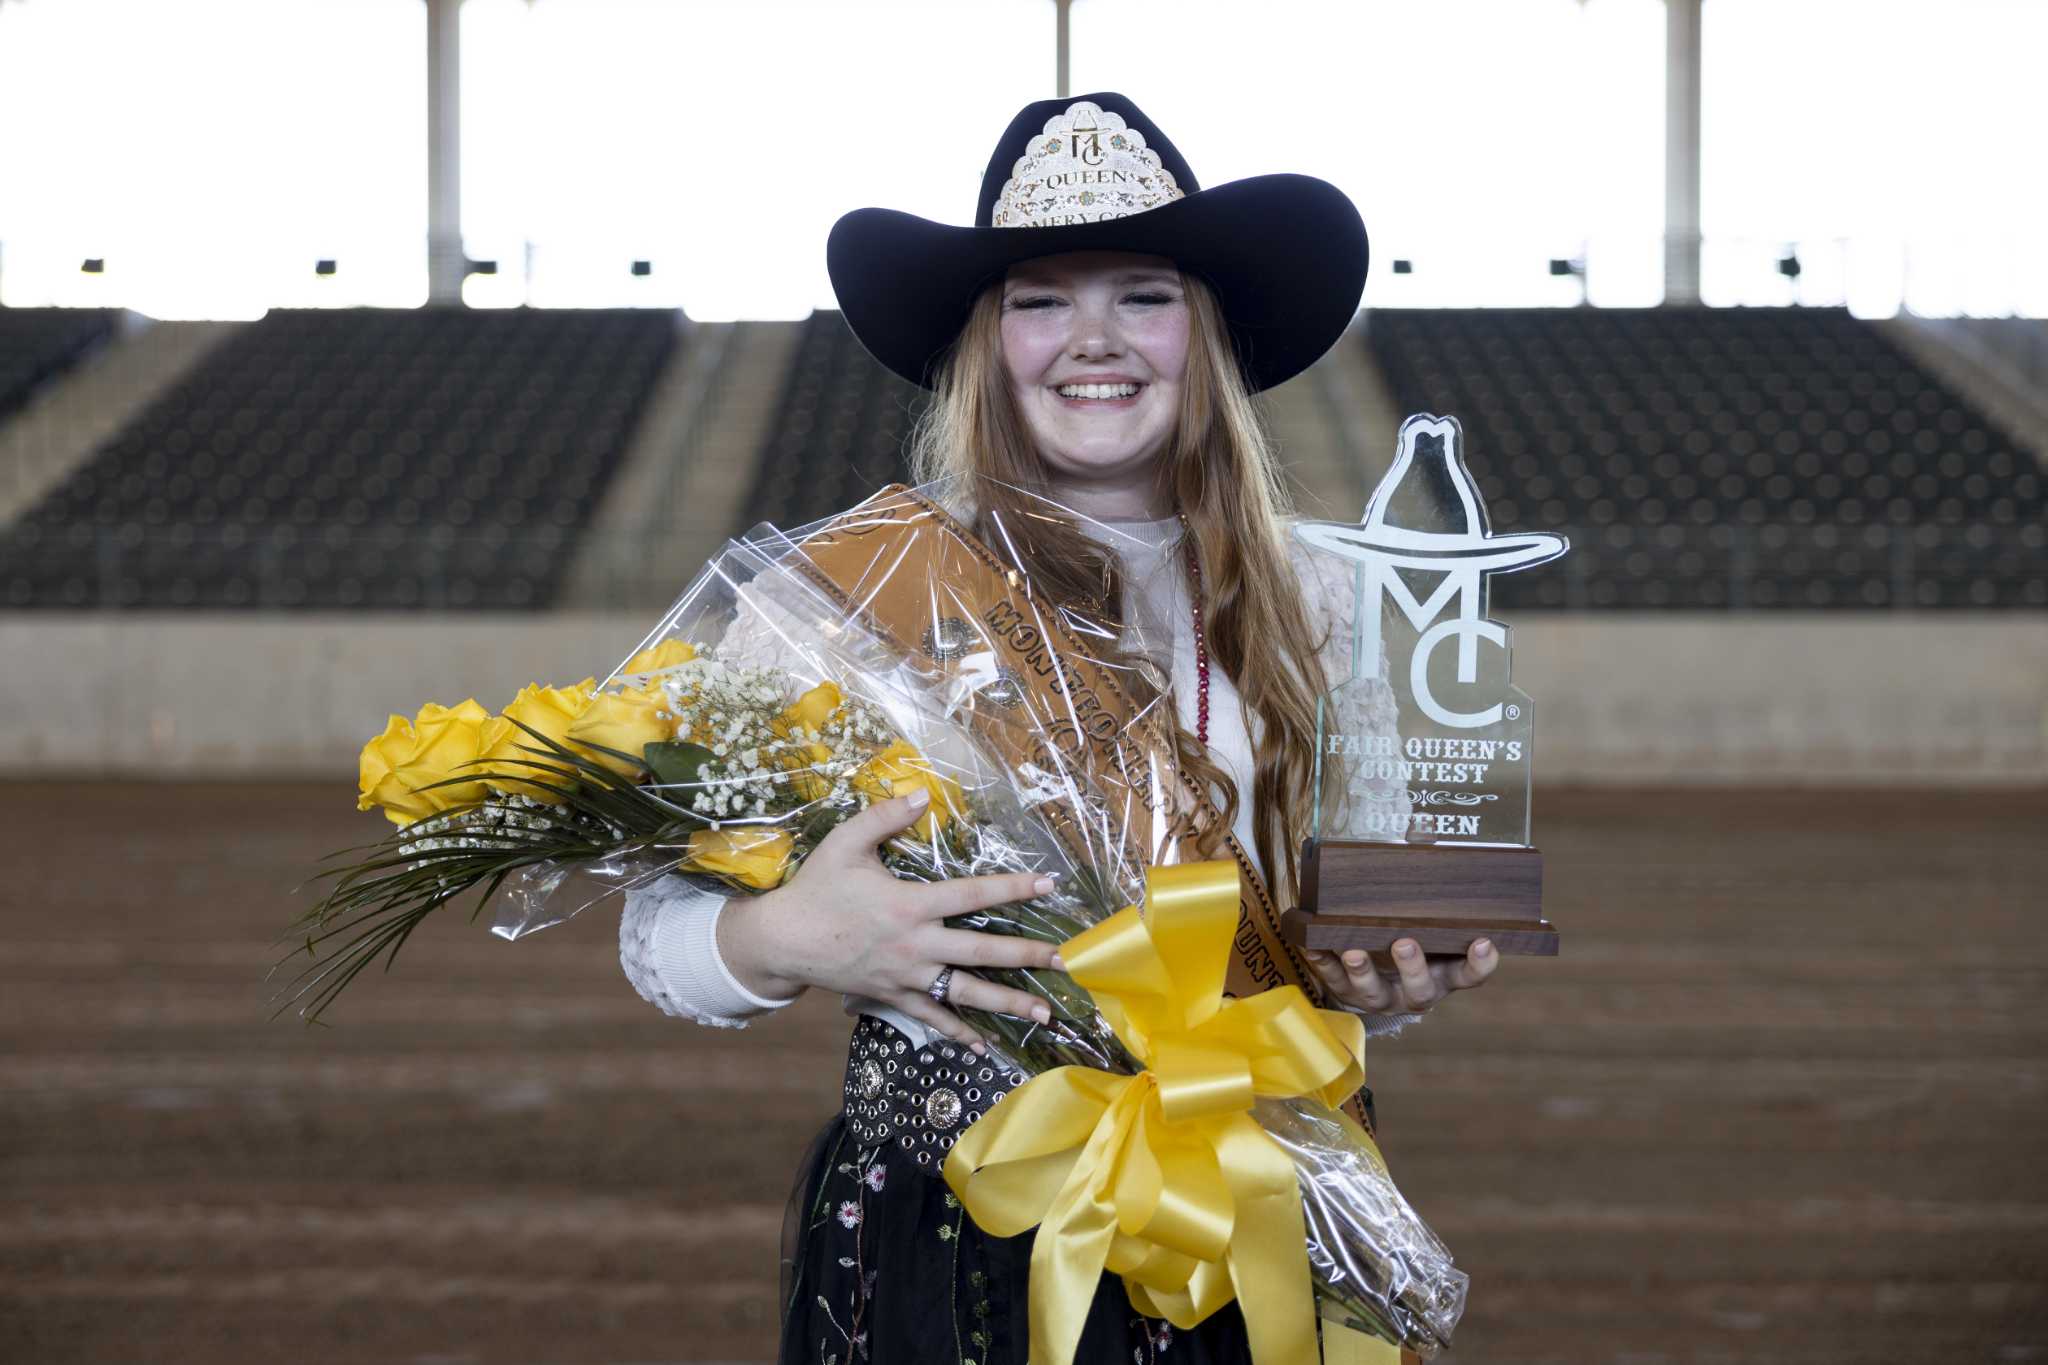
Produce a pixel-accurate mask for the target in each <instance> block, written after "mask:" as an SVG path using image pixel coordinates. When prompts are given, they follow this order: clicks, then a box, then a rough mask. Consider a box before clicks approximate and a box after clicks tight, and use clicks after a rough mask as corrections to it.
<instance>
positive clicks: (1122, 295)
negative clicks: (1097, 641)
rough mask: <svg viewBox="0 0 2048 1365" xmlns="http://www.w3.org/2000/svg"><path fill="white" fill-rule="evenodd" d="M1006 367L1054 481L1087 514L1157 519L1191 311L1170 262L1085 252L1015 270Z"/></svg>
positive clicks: (1006, 319)
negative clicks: (1160, 468) (1160, 475)
mask: <svg viewBox="0 0 2048 1365" xmlns="http://www.w3.org/2000/svg"><path fill="white" fill-rule="evenodd" d="M1002 343H1003V368H1004V371H1005V373H1006V375H1007V377H1008V380H1009V385H1010V392H1011V395H1012V397H1013V398H1014V399H1015V401H1016V406H1017V412H1018V414H1019V415H1020V416H1021V417H1022V418H1023V420H1024V424H1025V427H1026V428H1027V429H1028V430H1029V432H1030V434H1031V439H1032V441H1033V443H1034V444H1035V445H1036V446H1037V447H1038V453H1039V455H1040V457H1041V458H1042V459H1044V461H1045V462H1046V464H1047V465H1048V466H1049V467H1050V469H1051V471H1052V474H1053V478H1054V481H1055V482H1056V483H1058V484H1060V485H1061V486H1063V487H1065V488H1067V489H1070V490H1072V491H1073V492H1075V493H1077V494H1080V495H1082V498H1083V500H1085V501H1087V502H1089V503H1091V504H1092V507H1086V508H1083V509H1082V510H1093V511H1096V512H1097V513H1098V514H1102V513H1108V514H1112V515H1156V514H1158V512H1159V509H1158V508H1157V507H1156V506H1154V505H1153V504H1154V500H1155V496H1156V495H1155V492H1154V490H1155V489H1156V488H1157V487H1158V480H1157V477H1156V474H1157V465H1158V462H1159V460H1160V458H1161V457H1162V456H1163V455H1164V453H1165V451H1166V449H1167V445H1168V443H1169V442H1170V441H1171V440H1172V439H1173V433H1174V425H1175V423H1176V422H1177V421H1178V420H1179V416H1180V404H1181V392H1182V388H1183V383H1184V379H1185V375H1186V371H1187V362H1188V304H1187V299H1186V297H1185V295H1184V291H1183V288H1182V285H1181V280H1180V272H1179V271H1178V270H1177V269H1176V268H1175V267H1174V264H1173V262H1172V261H1170V260H1167V259H1166V258H1165V257H1163V256H1139V255H1134V254H1132V253H1130V252H1123V251H1079V252H1070V253H1068V254H1066V255H1062V256H1046V257H1041V258H1040V259H1038V260H1035V261H1025V262H1023V263H1022V264H1020V265H1015V266H1012V267H1011V268H1010V272H1009V275H1008V277H1007V278H1006V279H1005V280H1004V281H1003V299H1002Z"/></svg>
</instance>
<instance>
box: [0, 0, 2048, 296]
mask: <svg viewBox="0 0 2048 1365" xmlns="http://www.w3.org/2000/svg"><path fill="white" fill-rule="evenodd" d="M425 12H426V6H425V4H424V0H0V253H4V254H0V302H5V303H8V304H12V305H23V306H25V305H35V304H50V303H62V304H122V305H126V306H129V307H133V308H137V309H140V310H142V311H144V312H148V313H151V314H153V315H155V316H159V317H253V316H256V315H258V314H260V313H261V312H262V310H263V309H264V308H266V307H271V306H308V305H314V304H322V303H327V304H336V305H347V304H358V303H372V304H380V305H387V306H410V305H416V304H418V303H421V302H423V301H424V299H425V296H426V267H425V238H426V204H425V187H426V151H425V128H426V114H425V98H426V92H425ZM1052 15H1053V8H1052V5H1051V3H1050V0H862V2H861V3H853V2H852V0H746V2H745V3H732V0H701V2H700V0H533V3H531V4H529V3H528V0H468V3H467V4H466V6H465V9H464V13H463V44H464V54H463V74H462V81H463V89H462V97H463V98H462V104H463V127H464V135H463V167H462V170H463V197H464V229H465V235H466V238H467V243H468V249H469V252H470V254H471V255H472V256H474V257H478V258H493V259H496V260H497V261H498V262H499V272H500V273H499V274H498V275H496V276H495V277H485V276H477V277H472V278H471V279H470V281H469V282H468V285H467V287H466V294H467V297H468V298H469V300H470V302H472V303H473V304H476V305H478V306H493V305H496V306H511V305H517V304H520V303H532V304H535V305H541V306H554V305H563V306H618V305H631V304H646V305H659V306H676V305H680V306H682V307H683V308H685V309H686V310H687V311H688V312H689V313H690V314H691V315H692V316H693V317H698V318H705V319H726V318H735V317H797V316H802V315H803V314H804V313H805V312H807V311H808V310H809V309H811V308H813V307H830V306H831V305H832V294H831V287H830V284H829V282H828V281H827V279H826V277H825V270H824V241H825V234H826V232H827V231H828V230H829V228H830V227H831V224H832V221H833V219H834V218H836V217H837V216H838V215H839V214H840V213H842V212H844V211H846V210H847V209H850V208H855V207H859V206H862V205H868V204H880V205H885V206H887V207H891V208H898V209H903V210H906V211H908V212H912V213H917V214H922V215H924V216H926V217H930V218H936V219H940V220H944V221H950V222H955V223H965V222H968V221H970V220H971V218H972V215H973V210H974V196H975V192H976V189H977V188H978V185H979V181H980V175H981V170H982V167H983V165H984V164H985V162H986V160H987V158H988V154H989V151H990V147H991V145H992V143H993V141H994V139H995V137H996V135H997V134H998V133H999V132H1000V131H1001V129H1002V128H1003V126H1004V125H1005V124H1006V123H1007V122H1008V120H1009V118H1010V116H1011V115H1012V114H1014V113H1015V111H1016V110H1017V109H1018V108H1019V107H1020V106H1022V105H1023V104H1025V103H1027V102H1029V101H1030V100H1032V99H1036V98H1042V97H1044V96H1045V95H1046V94H1047V93H1048V92H1049V89H1050V87H1051V84H1052V80H1051V77H1052V57H1053V51H1052V41H1053V18H1052ZM1705 15H1706V19H1705V44H1706V46H1705V56H1704V65H1705V95H1704V125H1705V131H1704V134H1703V156H1704V161H1703V169H1702V177H1703V183H1702V200H1703V205H1704V210H1703V211H1704V217H1705V224H1704V226H1705V230H1706V232H1707V234H1708V239H1709V240H1708V245H1707V252H1706V261H1705V280H1704V287H1705V292H1706V294H1707V298H1708V301H1709V302H1712V303H1783V302H1789V301H1792V299H1793V298H1794V297H1795V295H1794V293H1793V288H1792V286H1791V285H1789V284H1788V283H1787V282H1786V281H1785V280H1784V279H1783V278H1782V277H1780V276H1779V275H1778V274H1777V272H1776V270H1775V268H1774V266H1775V262H1776V260H1777V259H1778V257H1779V256H1781V255H1782V254H1783V252H1784V250H1785V249H1786V247H1787V246H1788V244H1792V243H1795V242H1796V243H1797V244H1798V245H1799V249H1800V253H1801V256H1802V259H1803V261H1804V262H1805V264H1806V274H1805V276H1804V277H1803V279H1802V282H1801V286H1800V287H1801V289H1802V290H1803V291H1804V292H1803V295H1801V296H1802V297H1804V298H1805V299H1806V300H1807V301H1810V302H1841V301H1843V300H1845V299H1846V300H1847V301H1848V302H1849V304H1850V305H1851V306H1852V307H1853V308H1855V309H1856V310H1857V311H1859V312H1862V313H1866V314H1873V315H1887V314H1890V313H1891V312H1893V311H1895V310H1896V309H1897V307H1898V306H1899V304H1900V302H1901V300H1902V299H1903V300H1904V301H1905V302H1906V303H1908V304H1909V305H1911V306H1912V307H1914V308H1915V309H1916V310H1918V311H1921V312H1925V313H1956V312H1973V313H1984V314H2003V313H2008V312H2015V311H2018V312H2026V313H2033V314H2048V260H2044V256H2048V253H2041V252H2040V251H2039V249H2038V243H2039V242H2040V241H2042V240H2043V239H2044V238H2048V177H2044V176H2043V175H2041V174H2040V172H2039V170H2038V156H2039V153H2038V146H2037V145H2036V144H2037V143H2038V137H2039V132H2040V127H2041V120H2040V115H2039V109H2038V103H2037V101H2036V98H2035V96H2033V95H2032V94H2031V93H2029V92H2030V91H2031V90H2032V89H2033V88H2034V85H2035V82H2036V74H2037V71H2036V69H2037V68H2038V67H2039V66H2040V65H2041V64H2042V62H2043V60H2044V58H2048V3H2040V2H2039V0H1705ZM1073 16H1074V17H1073V25H1074V31H1073V52H1074V56H1073V63H1074V70H1073V86H1074V89H1075V90H1077V91H1083V92H1085V91H1088V90H1092V89H1098V88H1108V89H1117V90H1122V91H1123V92H1125V93H1126V94H1129V95H1130V96H1132V97H1133V98H1135V99H1137V100H1138V101H1139V102H1140V103H1141V104H1143V105H1144V106H1145V108H1146V110H1147V112H1148V113H1150V114H1151V115H1152V116H1153V117H1154V118H1155V119H1156V120H1157V121H1158V122H1159V123H1160V124H1161V125H1162V126H1163V127H1165V128H1166V129H1167V130H1168V131H1169V132H1171V133H1172V135H1173V138H1174V141H1175V142H1176V143H1177V144H1178V145H1179V146H1180V147H1181V149H1182V151H1183V152H1184V153H1185V154H1186V155H1187V156H1188V159H1189V160H1190V161H1191V162H1192V163H1193V165H1194V168H1195V170H1196V172H1197V173H1198V174H1199V175H1200V176H1201V178H1202V181H1203V183H1204V184H1210V185H1213V184H1219V183H1222V182H1223V181H1227V180H1234V179H1237V178H1240V177H1242V176H1246V175H1254V174H1259V173H1261V172H1268V171H1305V172H1308V173H1311V174H1316V175H1321V176H1323V177H1325V178H1326V179H1329V180H1332V181H1334V182H1336V183H1337V184H1338V185H1340V186H1342V187H1343V188H1344V189H1345V190H1346V191H1347V192H1348V193H1349V194H1351V196H1352V197H1353V198H1354V199H1355V200H1357V202H1358V204H1359V206H1360V208H1361V210H1362V211H1363V212H1364V214H1365V219H1366V223H1367V227H1368V229H1369V230H1370V231H1371V233H1372V237H1373V254H1374V260H1375V266H1374V270H1373V276H1372V280H1371V283H1370V284H1369V285H1368V286H1367V300H1368V302H1370V303H1374V304H1379V305H1384V306H1432V305H1510V304H1525V305H1526V304H1546V303H1555V304H1564V303H1570V302H1574V301H1576V299H1577V297H1578V287H1579V286H1578V284H1577V282H1576V281H1574V280H1570V279H1555V278H1552V277H1551V276H1550V275H1549V274H1548V272H1547V269H1546V263H1547V262H1548V260H1549V259H1550V258H1552V257H1556V256H1564V257H1581V256H1583V257H1584V258H1585V259H1586V260H1587V262H1588V277H1587V287H1588V288H1589V290H1590V293H1591V297H1592V299H1593V301H1594V302H1596V303H1607V304H1618V305H1628V304H1649V303H1655V302H1657V301H1658V299H1659V298H1660V297H1661V292H1662V291H1661V283H1660V272H1661V233H1662V230H1663V151H1664V148H1663V85H1664V81H1663V48H1664V15H1663V6H1662V4H1661V3H1660V0H1075V3H1074V7H1073ZM89 256H96V257H103V258H105V260H106V271H105V273H104V274H102V275H97V276H93V275H86V274H83V273H81V272H80V271H79V268H78V266H79V262H80V261H81V260H82V259H84V258H86V257H89ZM321 257H332V258H334V259H335V260H336V261H337V262H338V263H339V271H338V273H337V274H335V275H333V276H331V277H325V278H322V277H318V276H316V275H315V274H314V273H313V262H314V261H315V260H316V259H318V258H321ZM1397 257H1405V258H1408V259H1410V260H1412V261H1413V262H1414V263H1415V268H1414V273H1413V274H1410V275H1404V276H1397V275H1394V274H1392V273H1391V271H1390V270H1389V269H1388V268H1387V266H1388V263H1389V262H1391V261H1392V260H1393V259H1395V258H1397ZM636 258H644V259H648V260H651V261H652V262H653V263H654V272H653V274H652V275H651V276H647V277H643V278H635V277H633V276H632V275H631V274H630V273H629V264H630V262H631V261H632V260H634V259H636Z"/></svg>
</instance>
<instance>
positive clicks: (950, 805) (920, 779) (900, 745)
mask: <svg viewBox="0 0 2048 1365" xmlns="http://www.w3.org/2000/svg"><path fill="white" fill-rule="evenodd" d="M853 785H854V787H855V789H856V790H859V791H863V792H866V793H867V794H868V795H869V796H872V797H874V798H875V799H876V800H878V801H879V800H885V799H887V798H888V797H891V796H908V795H910V794H911V793H912V792H914V791H919V790H923V791H928V792H930V793H931V794H932V804H931V806H930V808H929V809H927V810H926V811H925V813H924V814H923V815H922V816H920V817H919V818H918V821H917V823H916V824H915V825H914V826H912V828H913V829H915V830H916V831H917V833H918V836H919V837H920V838H924V839H934V840H935V839H937V838H938V837H939V831H940V830H942V829H944V828H945V827H946V825H947V824H948V823H949V822H950V821H951V820H952V819H953V817H955V816H957V815H959V814H961V813H962V812H963V811H965V810H966V808H967V807H966V803H965V801H964V799H963V798H962V796H961V793H960V784H959V783H958V782H955V781H954V780H953V779H952V778H950V777H947V776H945V775H944V774H942V773H940V772H938V771H937V770H936V769H934V768H933V767H932V765H931V763H930V762H929V761H928V760H927V759H926V758H925V756H924V755H923V754H921V753H919V752H918V751H917V750H915V749H913V748H911V747H910V745H908V744H906V743H904V742H903V741H902V740H900V739H899V740H897V741H896V742H895V743H894V744H891V745H890V746H889V747H888V748H886V749H884V750H882V752H880V753H878V754H876V755H875V756H874V757H873V758H871V759H869V760H868V761H867V762H865V763H863V764H861V766H860V768H859V770H858V771H857V772H855V773H854V775H853Z"/></svg>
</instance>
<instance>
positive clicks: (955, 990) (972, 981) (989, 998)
mask: <svg viewBox="0 0 2048 1365" xmlns="http://www.w3.org/2000/svg"><path fill="white" fill-rule="evenodd" d="M946 1000H947V1003H949V1004H951V1005H954V1006H958V1007H964V1008H966V1009H975V1010H987V1011H988V1012H989V1013H990V1014H1007V1015H1010V1016H1011V1017H1012V1018H1016V1019H1035V1020H1037V1021H1038V1022H1039V1023H1041V1024H1050V1023H1051V1022H1052V1008H1051V1006H1049V1005H1047V1004H1046V1003H1045V1001H1043V1000H1041V999H1039V998H1038V997H1037V996H1035V995H1032V994H1030V993H1029V992H1027V991H1013V990H1011V989H1010V988H1009V987H1008V986H998V985H997V984H996V983H995V982H993V981H984V980H982V979H981V978H980V977H978V976H975V975H973V974H972V973H969V972H955V973H954V974H953V986H952V990H951V991H950V992H949V993H948V994H947V996H946Z"/></svg>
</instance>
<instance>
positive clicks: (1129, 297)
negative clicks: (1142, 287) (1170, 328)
mask: <svg viewBox="0 0 2048 1365" xmlns="http://www.w3.org/2000/svg"><path fill="white" fill-rule="evenodd" d="M1124 302H1125V303H1172V302H1173V295H1171V294H1151V293H1142V294H1126V295H1125V296H1124Z"/></svg>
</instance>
